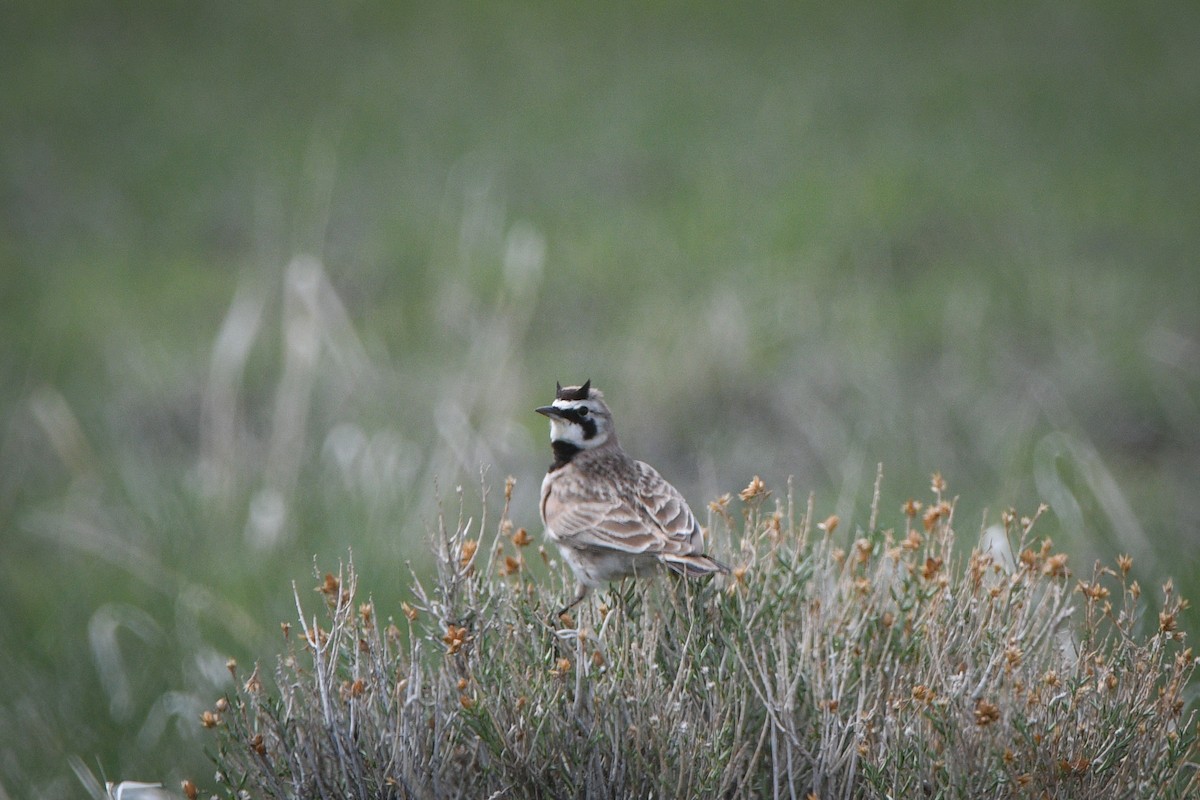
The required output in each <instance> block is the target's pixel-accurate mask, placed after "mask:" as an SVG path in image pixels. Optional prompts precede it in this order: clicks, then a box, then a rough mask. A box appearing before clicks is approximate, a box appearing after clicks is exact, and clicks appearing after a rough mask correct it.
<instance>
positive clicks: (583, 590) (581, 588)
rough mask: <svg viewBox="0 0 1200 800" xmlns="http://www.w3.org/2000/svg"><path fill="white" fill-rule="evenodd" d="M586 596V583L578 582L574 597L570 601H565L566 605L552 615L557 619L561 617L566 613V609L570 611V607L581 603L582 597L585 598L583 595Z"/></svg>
mask: <svg viewBox="0 0 1200 800" xmlns="http://www.w3.org/2000/svg"><path fill="white" fill-rule="evenodd" d="M587 596H588V587H587V585H586V584H583V583H581V584H579V591H578V592H576V593H575V599H573V600H572V601H571V602H569V603H567V605H566V607H564V608H563V610H562V611H559V612H558V613H557V614H555V615H554V616H555V618H556V619H559V618H561V617H562V616H563V615H564V614H566V613H567V612H568V611H570V610H571V609H572V608H574V607H575V606H577V605H579V604H580V603H582V602H583V598H585V597H587Z"/></svg>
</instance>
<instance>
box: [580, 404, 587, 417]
mask: <svg viewBox="0 0 1200 800" xmlns="http://www.w3.org/2000/svg"><path fill="white" fill-rule="evenodd" d="M587 415H588V407H587V406H580V407H579V416H581V417H586V416H587Z"/></svg>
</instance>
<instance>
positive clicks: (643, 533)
mask: <svg viewBox="0 0 1200 800" xmlns="http://www.w3.org/2000/svg"><path fill="white" fill-rule="evenodd" d="M537 412H538V413H539V414H545V415H546V416H547V417H549V418H550V447H551V449H552V450H553V451H554V463H553V464H551V465H550V470H549V471H548V472H547V473H546V477H545V479H544V480H543V481H542V502H541V511H542V522H543V524H545V526H546V536H547V537H549V538H550V539H551V540H552V541H554V542H555V543H556V544H558V547H559V549H560V550H561V551H562V554H563V559H564V560H565V561H566V562H567V563H568V564H570V565H571V570H572V571H573V572H574V573H575V577H576V578H577V579H578V581H579V592H578V593H577V594H576V596H575V599H574V600H572V601H571V603H570V605H568V606H567V607H566V608H564V609H563V612H566V611H567V610H569V609H571V608H572V607H574V606H575V605H576V604H578V603H579V602H580V601H581V600H583V598H584V597H586V596H587V593H588V590H590V589H591V588H592V587H594V586H599V585H600V584H602V583H605V582H606V581H611V580H615V579H617V578H622V577H625V576H628V575H636V574H639V573H646V572H649V571H651V570H654V569H656V568H657V567H658V565H664V566H666V567H667V568H668V569H670V570H672V571H673V572H677V573H679V574H680V575H685V576H687V577H689V578H691V577H696V576H700V575H709V574H712V573H714V572H728V571H729V569H728V567H726V566H725V565H724V564H722V563H720V562H719V561H716V560H714V559H712V558H709V557H708V556H706V555H704V539H703V533H702V532H701V530H700V525H699V523H697V522H696V518H695V517H694V516H693V515H692V511H691V509H690V508H688V504H687V501H686V500H684V499H683V495H681V494H680V493H679V492H678V490H676V489H675V487H674V486H672V485H671V484H669V483H667V482H666V481H665V480H664V479H663V477H662V476H661V475H659V474H658V472H657V471H656V470H655V469H654V468H653V467H651V466H650V465H649V464H646V463H644V462H642V461H635V460H634V459H632V458H630V457H629V456H628V455H626V454H625V451H624V450H622V449H621V445H620V443H619V442H618V441H617V431H616V429H615V428H614V427H613V418H612V412H610V411H609V410H608V406H607V405H605V404H604V395H603V394H601V393H600V390H599V389H593V388H592V382H591V381H590V380H589V381H588V382H587V383H585V384H583V385H582V386H568V387H565V388H564V387H563V386H561V385H556V392H555V397H554V403H553V404H551V405H548V406H542V407H541V408H539V409H537ZM560 613H561V612H560Z"/></svg>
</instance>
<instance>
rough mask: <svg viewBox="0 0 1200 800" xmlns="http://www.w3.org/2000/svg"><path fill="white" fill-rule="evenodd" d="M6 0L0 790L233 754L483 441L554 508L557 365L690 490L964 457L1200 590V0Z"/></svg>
mask: <svg viewBox="0 0 1200 800" xmlns="http://www.w3.org/2000/svg"><path fill="white" fill-rule="evenodd" d="M6 14H7V17H8V20H7V22H6V24H5V26H3V30H2V31H0V137H2V138H0V208H2V213H0V264H2V265H3V269H2V270H0V337H2V341H3V345H0V413H2V414H3V418H2V421H3V430H2V433H0V526H2V529H3V537H2V538H0V581H3V583H4V585H5V587H6V591H5V592H4V600H3V601H2V603H3V605H2V606H0V611H2V613H0V668H2V669H3V670H4V672H5V674H6V675H7V676H9V680H8V681H6V682H5V685H4V686H3V688H0V723H2V724H0V731H3V732H0V752H2V753H3V756H0V790H7V791H8V792H9V793H10V794H12V795H14V796H29V797H66V796H73V795H74V794H76V792H77V787H78V784H77V782H76V780H75V778H74V777H73V776H72V775H71V771H70V767H69V766H68V758H69V757H70V756H77V757H79V758H81V759H83V761H84V762H85V763H86V764H88V765H89V767H91V768H92V769H95V770H96V771H97V773H104V774H106V775H108V776H109V777H111V778H131V779H151V778H153V779H164V780H174V779H176V778H177V777H179V776H180V775H187V774H196V773H198V772H200V771H203V770H206V769H207V767H206V766H205V762H204V759H203V756H202V754H200V753H199V752H198V745H197V741H198V739H197V737H196V732H195V716H194V714H193V710H196V709H199V708H202V707H204V706H205V705H206V704H207V703H209V702H211V699H212V697H213V696H215V693H216V692H217V691H218V689H219V687H220V682H221V680H222V678H223V670H224V667H223V664H224V658H225V656H226V655H235V656H237V657H238V658H239V659H240V660H243V661H246V660H252V659H253V658H254V657H256V656H261V655H262V654H264V653H271V652H274V639H273V637H274V636H277V635H278V634H277V633H276V632H275V631H276V630H277V629H276V627H275V626H276V625H277V623H278V622H279V621H280V620H281V619H285V618H289V617H290V616H291V614H292V611H291V609H290V608H289V597H288V594H289V593H288V587H289V582H290V581H292V580H299V581H301V582H302V585H303V581H307V580H309V578H308V575H309V574H310V571H311V563H312V559H313V557H314V555H315V556H316V557H317V559H318V560H319V561H320V562H321V563H322V564H326V565H328V564H331V563H332V562H334V561H336V559H337V558H339V557H340V556H342V555H344V554H345V552H346V550H347V548H353V550H354V553H355V559H356V562H357V563H358V565H359V572H360V577H361V583H360V585H361V586H363V587H365V588H368V590H369V591H370V592H372V593H373V594H374V595H375V598H376V600H377V603H378V605H379V607H380V608H381V609H383V608H386V607H388V604H389V603H391V604H392V605H393V606H394V604H395V603H396V602H398V600H399V599H400V598H401V597H402V596H403V593H404V586H405V576H406V571H405V568H404V566H403V564H404V561H405V560H407V559H411V560H412V561H414V562H415V563H416V564H417V566H418V568H420V565H421V564H422V563H424V562H425V561H426V559H427V556H426V554H425V550H426V547H425V536H426V531H427V528H428V526H429V525H430V524H431V523H432V520H433V518H434V511H433V497H434V494H435V492H436V491H441V492H442V493H443V494H444V495H446V496H447V497H448V501H449V502H453V499H452V495H453V493H454V488H455V486H457V485H460V484H461V485H462V486H464V487H465V488H464V493H465V495H466V496H467V498H468V502H469V504H470V505H471V507H473V508H476V509H477V508H478V506H479V499H478V496H477V495H478V490H477V489H475V488H474V487H475V486H476V485H477V484H478V480H477V472H478V469H479V467H480V466H481V465H487V466H488V467H489V469H490V477H491V483H492V485H493V486H494V487H495V486H498V485H499V483H500V481H502V479H503V476H504V475H505V474H510V473H511V474H513V475H515V476H517V477H518V480H519V483H518V489H517V493H516V508H515V511H514V515H513V516H514V518H515V519H516V520H517V521H518V523H519V524H526V525H528V526H529V527H530V529H531V530H536V528H537V526H536V524H535V523H536V511H535V510H534V500H533V498H534V497H535V493H536V486H537V482H538V480H539V477H540V476H539V471H540V469H541V468H542V467H543V466H544V464H543V462H544V461H545V459H546V453H545V452H544V451H545V445H544V436H545V432H544V430H543V428H542V424H541V420H540V419H539V418H537V417H536V415H533V414H531V413H530V409H531V408H532V407H533V406H534V405H537V404H540V403H542V402H544V401H545V399H546V397H547V396H548V387H550V386H552V385H553V382H554V380H556V379H560V380H562V381H564V382H567V381H575V380H582V379H583V378H586V377H591V378H592V379H593V380H594V381H595V383H596V384H597V385H600V386H602V387H603V388H605V390H606V392H607V393H608V396H609V398H610V400H611V401H612V405H613V408H614V411H615V413H616V414H617V416H618V424H619V425H620V427H621V432H622V438H623V441H624V442H625V443H626V445H627V447H628V448H629V449H630V450H631V451H632V452H633V453H634V454H635V455H637V456H639V457H642V458H645V459H647V460H649V461H651V462H653V463H655V464H656V465H658V466H660V468H661V469H662V471H664V472H665V473H666V474H668V476H669V477H670V478H671V479H672V480H673V481H675V482H676V483H677V484H679V485H680V486H681V487H683V488H684V489H685V490H686V493H687V494H688V496H689V497H690V498H692V501H693V503H694V504H695V505H699V506H702V505H703V504H704V502H706V501H707V500H708V499H709V498H710V497H712V496H715V495H716V494H719V493H722V492H725V491H729V490H733V489H737V488H739V487H740V486H741V485H744V483H745V481H746V480H748V478H749V477H750V476H751V475H752V474H755V473H760V474H762V475H763V476H764V477H766V478H767V479H768V481H769V482H771V483H773V484H774V485H777V486H778V485H781V484H782V482H783V480H784V478H785V477H786V476H787V475H788V474H794V475H795V476H796V482H797V487H798V488H799V490H800V491H801V492H807V491H809V490H811V491H814V492H816V494H817V503H818V509H820V510H824V509H827V510H828V511H829V512H830V513H832V512H836V513H838V514H840V515H841V516H842V518H843V520H845V521H846V523H844V524H846V527H847V529H851V530H852V529H853V525H855V524H857V525H864V524H865V517H864V509H865V507H866V504H867V502H868V501H869V499H870V498H869V495H870V486H871V481H872V479H873V476H874V471H875V465H876V463H878V462H883V464H884V468H885V482H884V490H885V494H884V501H885V503H896V504H898V503H899V502H901V501H902V500H903V499H904V498H906V497H908V496H913V495H919V494H921V493H922V492H923V490H924V487H925V485H926V481H927V479H928V474H929V473H930V472H932V471H934V470H941V471H942V472H943V473H944V474H945V475H946V476H947V478H948V479H949V481H950V486H951V491H952V492H955V493H961V495H962V500H961V501H960V505H959V507H958V512H957V520H958V528H959V531H960V535H961V536H962V537H963V538H964V539H965V540H967V541H971V540H973V538H974V536H975V533H976V531H977V525H978V524H979V522H980V521H981V520H983V519H984V518H985V513H986V514H987V519H988V521H995V519H996V518H997V516H998V515H999V513H1000V511H1001V510H1002V509H1003V508H1004V507H1007V506H1009V505H1012V506H1015V507H1017V508H1018V509H1019V510H1021V511H1031V510H1032V509H1033V507H1034V506H1035V505H1036V504H1037V503H1038V502H1039V501H1042V500H1045V501H1047V502H1049V503H1050V504H1051V507H1052V512H1053V513H1052V514H1051V515H1049V517H1048V518H1047V520H1046V521H1047V527H1048V528H1049V529H1050V530H1061V534H1058V533H1056V534H1055V535H1056V537H1057V538H1059V539H1060V541H1061V543H1062V544H1064V545H1065V546H1066V547H1067V548H1068V549H1069V550H1070V551H1071V552H1072V553H1073V558H1074V562H1073V563H1075V564H1077V565H1078V566H1079V567H1080V568H1081V569H1085V568H1086V567H1087V566H1088V565H1089V564H1090V561H1091V559H1092V558H1093V557H1096V556H1103V557H1104V558H1105V560H1106V561H1107V560H1109V558H1110V557H1111V555H1112V554H1113V553H1115V552H1124V551H1128V552H1132V553H1133V554H1134V555H1135V556H1136V557H1137V566H1136V567H1135V570H1136V571H1137V572H1138V575H1139V577H1140V578H1141V580H1142V581H1143V583H1144V584H1146V586H1147V587H1152V586H1155V585H1156V584H1157V583H1159V582H1160V581H1161V580H1163V579H1164V578H1165V577H1166V576H1167V575H1173V576H1174V577H1175V579H1176V582H1177V583H1178V584H1182V589H1183V592H1184V594H1185V595H1189V594H1190V595H1195V594H1196V591H1195V590H1196V589H1197V587H1198V586H1200V584H1198V582H1197V578H1196V575H1197V574H1198V570H1197V566H1198V565H1197V559H1196V557H1195V555H1194V553H1195V546H1196V545H1197V544H1198V543H1200V541H1198V539H1200V533H1198V531H1200V500H1198V499H1197V496H1196V493H1195V491H1194V487H1195V486H1196V485H1197V481H1198V480H1200V442H1198V438H1200V437H1198V431H1200V323H1198V321H1197V320H1198V319H1200V313H1198V312H1200V280H1198V278H1197V276H1198V270H1197V264H1196V253H1197V252H1200V247H1198V245H1200V226H1198V225H1196V221H1197V220H1198V219H1200V193H1197V192H1196V190H1195V187H1196V185H1197V182H1198V179H1200V153H1198V152H1197V148H1196V147H1195V143H1196V142H1197V141H1200V97H1197V94H1198V93H1200V88H1198V87H1200V83H1198V82H1197V81H1196V77H1197V75H1200V48H1198V47H1197V46H1196V45H1197V43H1198V42H1200V12H1198V11H1197V10H1196V9H1195V8H1194V4H1190V3H1163V4H1156V5H1155V6H1153V7H1138V8H1133V7H1129V6H1128V5H1127V4H1121V3H1116V2H1101V3H1082V2H1069V3H1047V2H1017V3H1013V4H1008V5H1005V6H1003V7H999V6H997V7H993V8H973V7H968V6H958V7H955V8H952V9H947V8H943V7H942V6H941V5H939V4H930V3H906V4H894V5H890V6H887V7H877V6H876V5H872V4H856V3H849V4H839V5H837V6H833V5H824V4H796V5H788V6H786V7H780V8H771V7H767V6H763V7H756V8H753V9H750V8H745V7H739V8H732V7H726V6H725V5H724V4H717V3H711V4H709V3H705V4H695V3H689V4H683V3H664V4H657V5H655V6H654V7H653V8H643V7H642V6H640V5H638V4H621V3H610V4H603V5H598V6H595V7H590V8H578V7H567V6H558V5H553V4H542V3H529V4H510V3H505V4H482V3H467V4H449V5H447V4H420V3H416V4H414V3H404V4H383V3H356V4H347V5H328V4H318V3H303V4H300V5H294V6H292V7H290V8H289V10H288V12H287V13H286V14H283V13H281V12H280V11H279V10H278V9H277V8H276V7H273V6H271V5H269V4H266V3H259V2H249V3H236V4H235V3H223V4H216V5H208V6H204V7H194V6H190V5H187V4H182V3H167V4H160V5H158V6H156V7H154V8H150V9H147V8H134V7H132V6H128V5H124V4H116V5H93V4H83V3H64V4H40V5H39V4H31V3H26V4H18V5H17V6H16V7H14V8H11V9H8V10H7V12H6ZM305 253H307V254H312V255H314V256H316V257H318V258H319V259H320V265H321V267H320V268H317V269H315V270H309V271H305V269H304V268H302V267H298V268H292V269H289V268H288V266H287V265H288V264H289V263H291V262H292V259H293V258H294V257H295V256H297V255H298V254H305ZM235 298H236V299H235ZM239 303H240V304H239ZM314 308H315V309H317V310H316V311H314V310H313V309H314ZM341 314H344V317H342V316H339V315H341ZM306 348H309V349H306ZM311 348H315V351H316V352H317V353H318V355H317V356H316V358H315V360H311V361H310V360H307V359H306V355H305V354H306V353H308V352H310V349H311ZM435 478H436V487H437V488H436V489H435ZM1056 526H1057V527H1056ZM256 542H258V544H255V543H256ZM1147 594H1148V595H1152V594H1154V593H1153V592H1149V591H1148V592H1147ZM1151 599H1153V598H1151ZM1196 620H1197V617H1196V615H1195V613H1193V614H1192V616H1191V617H1190V619H1189V620H1187V621H1185V626H1186V627H1190V628H1191V629H1195V622H1196ZM106 642H107V644H108V646H109V647H108V650H106V649H105V646H106V645H105V643H106ZM114 642H115V643H116V648H115V649H116V652H118V653H120V655H121V658H120V660H119V662H116V666H114V665H113V663H112V662H111V661H110V662H106V661H105V656H104V655H103V653H105V652H111V651H112V650H113V648H112V646H111V645H112V644H113V643H114ZM106 664H107V666H106ZM122 675H124V676H125V677H124V680H125V681H126V682H127V683H128V684H129V685H130V686H136V691H132V693H131V694H130V696H129V697H128V698H127V699H124V700H122V699H121V697H122V696H121V695H120V688H121V685H122V678H121V676H122ZM114 698H115V699H114ZM196 713H198V711H196Z"/></svg>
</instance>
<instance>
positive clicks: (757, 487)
mask: <svg viewBox="0 0 1200 800" xmlns="http://www.w3.org/2000/svg"><path fill="white" fill-rule="evenodd" d="M768 494H770V492H769V491H767V485H766V484H765V483H763V479H762V478H760V477H758V476H757V475H755V476H754V478H753V479H751V481H750V483H749V484H748V485H747V486H746V488H745V489H742V491H740V492H738V497H740V498H742V502H743V503H748V502H750V501H751V500H753V499H754V498H756V497H763V498H765V497H766V496H767V495H768Z"/></svg>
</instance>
